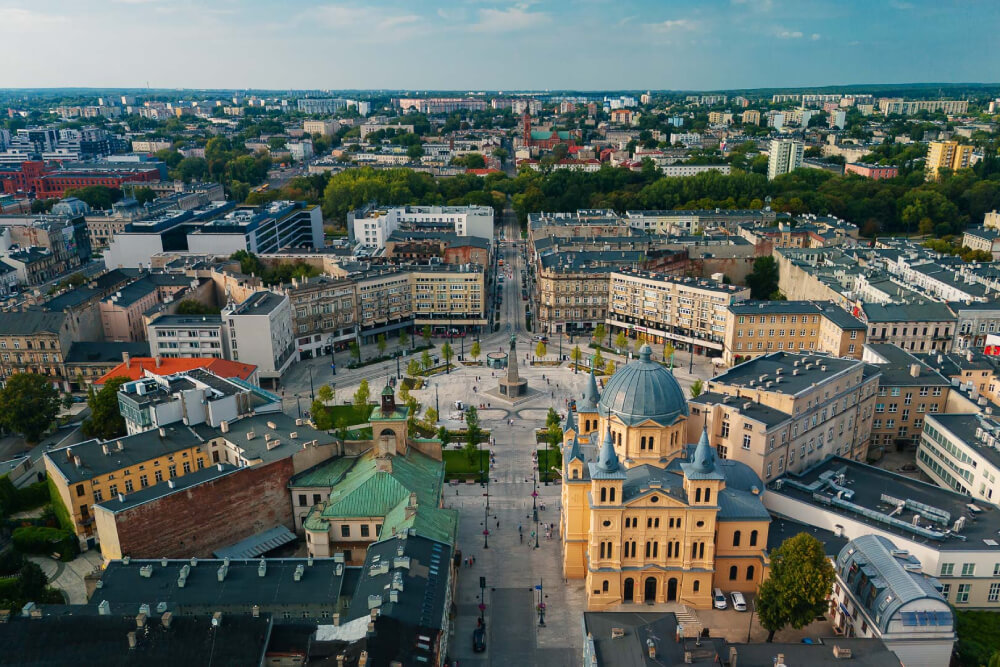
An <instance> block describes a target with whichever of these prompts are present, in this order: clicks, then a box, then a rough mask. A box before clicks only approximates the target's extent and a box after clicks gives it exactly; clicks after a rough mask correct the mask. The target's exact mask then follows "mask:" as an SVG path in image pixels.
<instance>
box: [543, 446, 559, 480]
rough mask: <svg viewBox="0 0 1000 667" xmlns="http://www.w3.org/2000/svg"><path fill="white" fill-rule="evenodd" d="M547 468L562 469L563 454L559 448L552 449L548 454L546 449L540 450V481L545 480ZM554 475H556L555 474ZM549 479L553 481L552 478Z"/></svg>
mask: <svg viewBox="0 0 1000 667" xmlns="http://www.w3.org/2000/svg"><path fill="white" fill-rule="evenodd" d="M546 468H550V469H552V470H561V469H562V452H560V451H559V449H558V448H555V447H552V448H550V449H549V450H548V451H547V452H546V450H545V448H544V447H542V448H541V449H539V450H538V473H539V479H545V477H544V473H545V469H546ZM552 474H553V475H554V473H552ZM549 479H550V480H551V479H552V476H550V477H549Z"/></svg>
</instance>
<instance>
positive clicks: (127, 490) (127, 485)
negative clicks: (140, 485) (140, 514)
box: [125, 479, 132, 493]
mask: <svg viewBox="0 0 1000 667" xmlns="http://www.w3.org/2000/svg"><path fill="white" fill-rule="evenodd" d="M125 493H132V480H130V479H126V480H125Z"/></svg>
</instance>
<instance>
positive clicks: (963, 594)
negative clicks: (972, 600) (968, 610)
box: [955, 584, 972, 604]
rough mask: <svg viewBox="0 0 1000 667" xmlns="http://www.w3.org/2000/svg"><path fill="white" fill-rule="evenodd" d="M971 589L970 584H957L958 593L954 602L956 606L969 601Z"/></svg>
mask: <svg viewBox="0 0 1000 667" xmlns="http://www.w3.org/2000/svg"><path fill="white" fill-rule="evenodd" d="M971 589H972V584H959V585H958V593H957V594H956V595H955V602H956V603H957V604H964V603H967V602H968V601H969V591H970V590H971Z"/></svg>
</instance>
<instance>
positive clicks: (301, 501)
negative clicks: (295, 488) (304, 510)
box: [299, 493, 306, 507]
mask: <svg viewBox="0 0 1000 667" xmlns="http://www.w3.org/2000/svg"><path fill="white" fill-rule="evenodd" d="M305 506H306V494H304V493H300V494H299V507H305Z"/></svg>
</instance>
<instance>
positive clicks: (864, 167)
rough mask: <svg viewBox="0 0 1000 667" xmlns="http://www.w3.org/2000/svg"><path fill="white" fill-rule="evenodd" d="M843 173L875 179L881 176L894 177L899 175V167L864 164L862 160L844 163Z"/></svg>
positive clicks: (880, 178)
mask: <svg viewBox="0 0 1000 667" xmlns="http://www.w3.org/2000/svg"><path fill="white" fill-rule="evenodd" d="M844 173H846V174H857V175H858V176H864V177H865V178H870V179H872V180H875V181H879V180H882V179H883V178H896V177H897V176H899V167H896V166H894V165H880V164H865V163H864V162H848V163H847V164H846V165H844Z"/></svg>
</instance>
